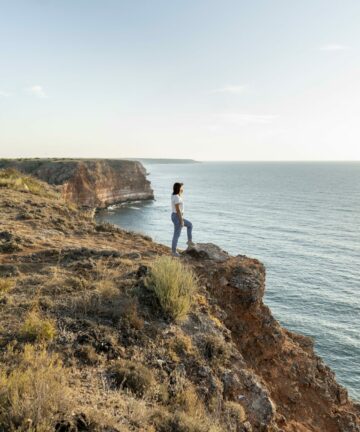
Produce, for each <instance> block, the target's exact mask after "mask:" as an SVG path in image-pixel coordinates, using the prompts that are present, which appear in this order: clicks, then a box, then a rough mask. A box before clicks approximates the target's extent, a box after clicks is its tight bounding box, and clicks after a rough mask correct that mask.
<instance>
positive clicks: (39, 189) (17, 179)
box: [0, 168, 58, 198]
mask: <svg viewBox="0 0 360 432" xmlns="http://www.w3.org/2000/svg"><path fill="white" fill-rule="evenodd" d="M0 187H7V188H9V189H13V190H18V191H26V192H31V193H33V194H35V195H40V196H43V197H48V198H58V195H57V194H56V193H55V192H53V191H50V189H49V188H47V187H46V185H45V184H44V183H42V182H41V181H39V180H37V179H35V178H34V177H32V176H29V175H25V174H23V173H21V172H19V171H17V170H16V169H14V168H6V169H2V170H0Z"/></svg>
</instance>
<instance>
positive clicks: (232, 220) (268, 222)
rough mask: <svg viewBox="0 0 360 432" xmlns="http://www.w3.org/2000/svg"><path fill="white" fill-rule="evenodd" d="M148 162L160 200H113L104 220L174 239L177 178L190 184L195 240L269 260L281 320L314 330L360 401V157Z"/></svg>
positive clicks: (270, 287)
mask: <svg viewBox="0 0 360 432" xmlns="http://www.w3.org/2000/svg"><path fill="white" fill-rule="evenodd" d="M143 164H144V166H145V168H146V170H147V172H148V173H149V174H148V178H149V180H150V181H151V183H152V187H153V189H154V193H155V200H154V201H145V202H132V203H128V204H123V205H115V206H112V207H110V208H108V209H106V210H103V211H101V212H99V213H98V214H97V219H98V221H108V222H111V223H114V224H116V225H119V226H120V227H123V228H125V229H127V230H132V231H138V232H142V233H145V234H147V235H150V236H151V237H152V238H153V239H154V240H155V241H157V242H160V243H164V244H166V245H169V246H170V244H171V238H172V233H173V225H172V222H171V219H170V213H171V206H170V196H171V192H172V185H173V183H174V182H176V181H180V182H182V183H184V213H185V218H187V219H189V220H190V221H191V222H192V223H193V227H194V228H193V240H194V242H213V243H216V244H218V245H219V246H220V247H221V248H223V249H225V250H227V251H228V252H230V253H231V254H234V255H237V254H242V255H247V256H250V257H255V258H258V259H259V260H261V261H262V262H263V263H264V264H265V266H266V293H265V299H264V301H265V303H266V304H267V305H268V306H269V307H270V308H271V310H272V312H273V314H274V316H275V317H276V319H277V320H279V322H280V323H281V324H282V325H283V326H285V327H287V328H288V329H290V330H293V331H296V332H299V333H302V334H304V335H309V336H312V337H313V338H314V339H315V349H316V352H317V353H318V354H319V355H320V356H321V357H322V358H323V359H324V360H325V362H326V363H327V364H328V365H329V366H330V367H331V368H332V369H333V371H335V373H336V376H337V379H338V381H339V382H340V383H341V384H342V385H344V386H346V387H347V389H348V391H349V394H350V396H351V397H352V398H353V399H355V400H357V401H360V295H359V294H360V162H200V163H179V162H176V163H156V162H155V163H154V162H147V161H145V162H143ZM185 242H186V230H185V229H184V230H183V232H182V235H181V238H180V241H179V248H180V249H181V248H184V249H185V248H186V244H185Z"/></svg>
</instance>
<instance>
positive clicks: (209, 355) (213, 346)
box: [203, 334, 230, 366]
mask: <svg viewBox="0 0 360 432" xmlns="http://www.w3.org/2000/svg"><path fill="white" fill-rule="evenodd" d="M203 352H204V356H205V358H206V359H207V360H208V361H209V362H210V363H211V364H212V365H213V366H219V365H224V364H226V362H227V361H228V359H229V357H230V351H229V347H228V346H227V344H226V343H225V341H224V340H223V339H222V338H221V337H220V336H217V335H212V334H210V335H207V336H205V338H204V340H203Z"/></svg>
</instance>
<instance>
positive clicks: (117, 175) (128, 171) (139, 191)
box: [0, 159, 154, 208]
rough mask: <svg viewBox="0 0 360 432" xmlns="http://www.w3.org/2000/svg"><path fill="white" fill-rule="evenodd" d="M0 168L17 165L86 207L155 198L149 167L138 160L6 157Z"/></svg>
mask: <svg viewBox="0 0 360 432" xmlns="http://www.w3.org/2000/svg"><path fill="white" fill-rule="evenodd" d="M0 168H15V169H17V170H19V171H21V172H24V173H27V174H31V175H33V176H35V177H37V178H39V179H41V180H43V181H46V182H47V183H50V184H53V185H59V188H60V190H61V193H62V195H63V197H64V198H65V199H67V200H71V201H73V202H75V203H77V204H78V205H81V206H85V207H91V208H103V207H107V206H109V205H111V204H115V203H121V202H124V201H134V200H145V199H153V198H154V194H153V191H152V189H151V187H150V182H149V181H148V180H147V179H146V171H145V168H144V167H143V166H142V165H141V163H140V162H137V161H125V160H115V159H104V160H100V159H99V160H95V159H94V160H91V159H89V160H71V159H69V160H61V159H59V160H56V159H29V160H27V159H5V160H0Z"/></svg>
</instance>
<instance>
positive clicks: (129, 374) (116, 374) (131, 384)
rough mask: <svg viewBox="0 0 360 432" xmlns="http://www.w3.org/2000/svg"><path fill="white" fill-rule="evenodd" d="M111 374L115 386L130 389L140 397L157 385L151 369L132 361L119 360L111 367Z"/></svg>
mask: <svg viewBox="0 0 360 432" xmlns="http://www.w3.org/2000/svg"><path fill="white" fill-rule="evenodd" d="M109 376H110V380H111V382H112V384H113V386H114V387H115V388H117V389H128V390H130V391H131V392H133V393H134V394H136V395H137V396H140V397H142V396H144V395H145V394H147V393H149V392H150V390H151V389H152V388H153V386H154V385H155V378H154V376H153V374H152V372H151V370H150V369H148V368H147V367H145V366H143V365H141V364H139V363H134V362H131V361H124V362H122V361H120V362H117V363H116V364H115V365H113V366H112V367H111V368H110V369H109Z"/></svg>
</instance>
